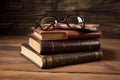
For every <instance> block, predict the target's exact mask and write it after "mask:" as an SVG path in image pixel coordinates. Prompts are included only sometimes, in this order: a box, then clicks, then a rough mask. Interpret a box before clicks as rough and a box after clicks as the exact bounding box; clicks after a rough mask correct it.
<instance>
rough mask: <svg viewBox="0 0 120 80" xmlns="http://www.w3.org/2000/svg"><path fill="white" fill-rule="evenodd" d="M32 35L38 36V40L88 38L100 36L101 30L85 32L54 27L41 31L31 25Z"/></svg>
mask: <svg viewBox="0 0 120 80" xmlns="http://www.w3.org/2000/svg"><path fill="white" fill-rule="evenodd" d="M32 30H33V35H35V36H36V37H38V38H39V39H40V40H65V39H90V38H101V37H102V32H101V31H100V30H99V31H95V32H86V31H77V30H63V29H61V30H60V29H56V30H53V31H42V30H41V29H40V28H39V27H38V28H36V29H35V27H32Z"/></svg>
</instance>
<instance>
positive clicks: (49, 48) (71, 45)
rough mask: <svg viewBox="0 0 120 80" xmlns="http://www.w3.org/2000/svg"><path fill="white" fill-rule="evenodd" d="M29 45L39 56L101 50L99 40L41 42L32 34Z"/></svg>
mask: <svg viewBox="0 0 120 80" xmlns="http://www.w3.org/2000/svg"><path fill="white" fill-rule="evenodd" d="M29 45H30V46H31V47H32V48H33V49H34V50H36V51H37V52H38V53H39V54H45V53H46V54H48V53H49V54H54V53H62V52H78V51H95V50H99V49H100V41H99V39H89V40H88V39H87V40H79V39H75V40H73V39H71V40H40V39H38V38H37V37H36V36H34V35H32V34H31V35H29Z"/></svg>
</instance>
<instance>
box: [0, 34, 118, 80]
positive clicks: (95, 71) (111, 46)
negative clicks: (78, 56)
mask: <svg viewBox="0 0 120 80" xmlns="http://www.w3.org/2000/svg"><path fill="white" fill-rule="evenodd" d="M27 41H28V37H26V36H0V80H120V39H106V38H103V39H101V44H102V51H103V54H104V56H103V58H102V60H100V61H94V62H89V63H82V64H77V65H70V66H64V67H58V68H52V69H40V68H38V67H37V66H36V65H34V64H32V63H31V62H30V61H28V60H27V59H25V58H24V57H22V56H21V55H20V45H21V43H23V42H27Z"/></svg>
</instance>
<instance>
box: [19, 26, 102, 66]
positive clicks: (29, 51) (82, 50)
mask: <svg viewBox="0 0 120 80" xmlns="http://www.w3.org/2000/svg"><path fill="white" fill-rule="evenodd" d="M87 26H88V29H87V31H78V30H68V29H64V30H62V29H56V30H53V31H42V30H41V29H40V28H39V27H37V28H35V27H31V29H32V30H33V32H32V33H31V34H29V35H28V37H29V41H28V43H23V44H22V45H21V55H23V56H24V57H26V58H28V59H29V60H30V61H32V62H33V63H35V64H36V65H37V66H39V67H40V68H51V67H57V66H65V65H72V64H78V63H81V62H89V61H93V60H99V59H100V58H101V57H102V52H101V50H100V49H101V43H100V41H99V39H100V38H101V37H102V32H101V30H100V29H95V26H94V25H90V26H89V24H88V25H87ZM91 26H94V28H93V29H91V28H92V27H91Z"/></svg>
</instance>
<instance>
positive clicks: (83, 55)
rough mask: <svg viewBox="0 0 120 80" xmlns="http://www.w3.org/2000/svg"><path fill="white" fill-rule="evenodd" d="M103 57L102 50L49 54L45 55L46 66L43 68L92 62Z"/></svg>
mask: <svg viewBox="0 0 120 80" xmlns="http://www.w3.org/2000/svg"><path fill="white" fill-rule="evenodd" d="M101 57H102V52H101V51H95V52H79V53H70V54H69V55H67V54H60V55H49V56H44V66H43V67H42V68H53V67H60V66H66V65H72V64H79V63H84V62H90V61H94V60H99V59H101Z"/></svg>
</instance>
